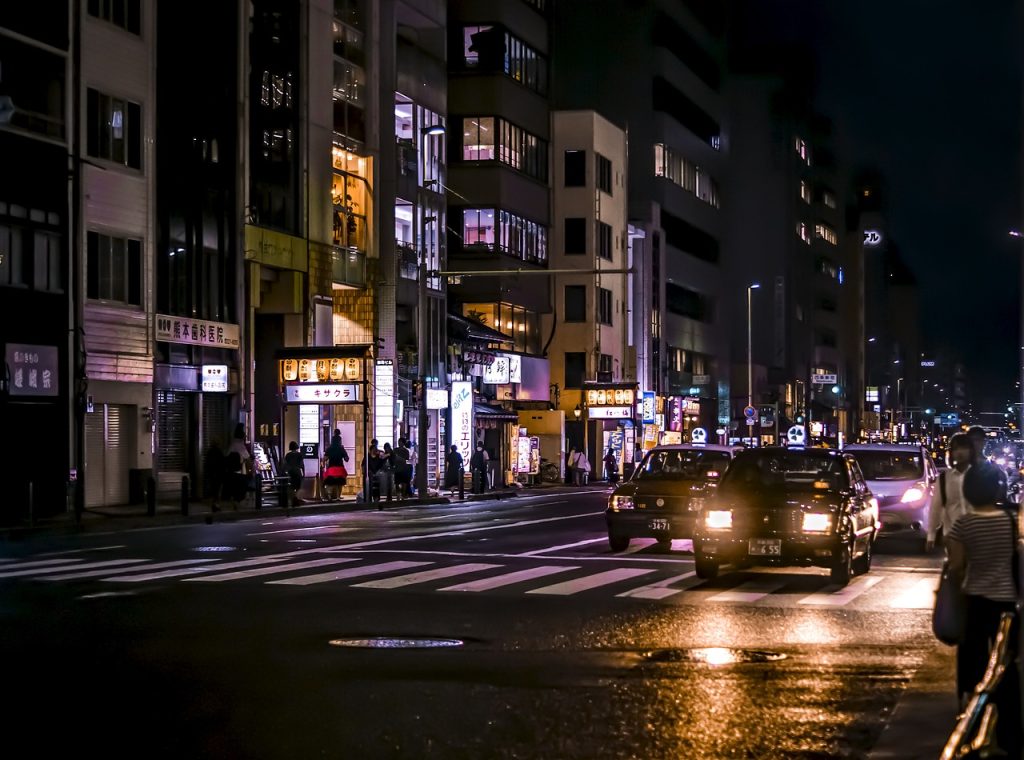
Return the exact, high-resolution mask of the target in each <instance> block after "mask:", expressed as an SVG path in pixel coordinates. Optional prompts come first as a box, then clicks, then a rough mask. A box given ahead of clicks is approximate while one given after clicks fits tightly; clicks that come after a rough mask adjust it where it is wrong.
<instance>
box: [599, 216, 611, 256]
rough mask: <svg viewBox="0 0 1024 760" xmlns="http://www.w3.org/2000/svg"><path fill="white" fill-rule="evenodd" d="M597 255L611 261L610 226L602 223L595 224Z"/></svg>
mask: <svg viewBox="0 0 1024 760" xmlns="http://www.w3.org/2000/svg"><path fill="white" fill-rule="evenodd" d="M597 255H598V256H600V257H601V258H602V259H608V261H611V260H612V226H611V225H610V224H605V223H604V222H598V223H597Z"/></svg>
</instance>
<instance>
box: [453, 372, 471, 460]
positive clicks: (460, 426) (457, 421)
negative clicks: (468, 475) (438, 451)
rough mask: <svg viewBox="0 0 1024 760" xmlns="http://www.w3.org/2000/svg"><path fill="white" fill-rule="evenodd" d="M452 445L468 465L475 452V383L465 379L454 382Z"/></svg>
mask: <svg viewBox="0 0 1024 760" xmlns="http://www.w3.org/2000/svg"><path fill="white" fill-rule="evenodd" d="M452 445H453V446H455V448H456V450H457V451H458V452H459V453H460V454H461V455H462V461H463V463H464V464H465V465H466V466H467V467H468V466H469V458H470V457H471V456H472V454H473V384H472V383H469V382H466V381H464V380H457V381H456V382H454V383H452Z"/></svg>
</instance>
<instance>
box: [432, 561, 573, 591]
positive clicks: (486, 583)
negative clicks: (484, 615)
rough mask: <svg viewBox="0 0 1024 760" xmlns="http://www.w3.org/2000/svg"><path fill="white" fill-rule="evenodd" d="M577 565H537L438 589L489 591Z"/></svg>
mask: <svg viewBox="0 0 1024 760" xmlns="http://www.w3.org/2000/svg"><path fill="white" fill-rule="evenodd" d="M579 569H580V568H579V566H578V565H539V566H538V567H531V568H529V569H527V570H516V571H514V572H511V573H504V574H502V575H493V576H491V577H489V578H481V579H480V580H478V581H470V582H469V583H459V584H457V585H455V586H446V587H445V588H442V589H439V590H440V591H470V592H474V591H490V590H492V589H496V588H502V587H503V586H511V585H513V584H515V583H523V582H524V581H530V580H533V579H534V578H544V577H545V576H548V575H554V574H555V573H564V572H568V571H569V570H579Z"/></svg>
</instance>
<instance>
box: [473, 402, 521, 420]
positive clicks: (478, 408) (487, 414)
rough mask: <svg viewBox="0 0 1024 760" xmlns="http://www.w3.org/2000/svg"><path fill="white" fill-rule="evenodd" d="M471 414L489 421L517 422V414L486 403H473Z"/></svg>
mask: <svg viewBox="0 0 1024 760" xmlns="http://www.w3.org/2000/svg"><path fill="white" fill-rule="evenodd" d="M473 414H475V415H476V416H477V417H479V418H482V419H484V420H489V421H490V422H519V415H518V414H516V413H515V412H510V411H508V410H507V409H500V408H498V407H496V406H488V405H487V404H473Z"/></svg>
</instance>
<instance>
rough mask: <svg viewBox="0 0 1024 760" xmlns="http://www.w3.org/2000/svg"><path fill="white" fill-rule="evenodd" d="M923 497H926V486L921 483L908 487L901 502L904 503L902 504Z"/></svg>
mask: <svg viewBox="0 0 1024 760" xmlns="http://www.w3.org/2000/svg"><path fill="white" fill-rule="evenodd" d="M923 498H924V487H923V486H919V485H918V486H912V487H911V488H908V489H907V490H906V491H905V492H904V494H903V498H901V499H900V503H902V504H909V503H910V502H912V501H920V500H921V499H923Z"/></svg>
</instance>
